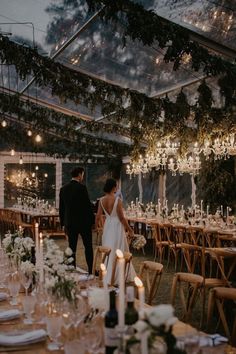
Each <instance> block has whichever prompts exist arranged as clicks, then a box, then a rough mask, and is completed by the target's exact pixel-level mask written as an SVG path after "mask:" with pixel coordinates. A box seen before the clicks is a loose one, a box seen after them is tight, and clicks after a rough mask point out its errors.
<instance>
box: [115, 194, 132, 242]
mask: <svg viewBox="0 0 236 354" xmlns="http://www.w3.org/2000/svg"><path fill="white" fill-rule="evenodd" d="M116 211H117V215H118V218H119V220H120V222H121V223H122V224H123V225H124V228H125V229H126V230H128V233H129V235H130V236H133V234H134V230H133V229H132V228H131V227H130V226H129V223H128V221H127V220H126V218H125V216H124V213H123V205H122V201H121V200H120V199H119V200H118V204H117V209H116Z"/></svg>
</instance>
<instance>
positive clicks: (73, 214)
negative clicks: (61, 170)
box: [59, 180, 94, 231]
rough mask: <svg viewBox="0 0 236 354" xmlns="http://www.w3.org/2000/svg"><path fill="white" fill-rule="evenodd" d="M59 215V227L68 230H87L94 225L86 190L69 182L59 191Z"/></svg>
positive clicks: (77, 183)
mask: <svg viewBox="0 0 236 354" xmlns="http://www.w3.org/2000/svg"><path fill="white" fill-rule="evenodd" d="M59 215H60V222H61V226H65V227H66V229H68V230H76V231H80V230H88V229H90V228H91V226H92V225H93V224H94V214H93V210H92V206H91V203H90V200H89V195H88V191H87V188H86V187H85V186H84V185H83V184H81V183H79V182H77V181H75V180H71V181H70V182H69V183H68V184H66V185H64V186H63V187H62V188H61V190H60V204H59Z"/></svg>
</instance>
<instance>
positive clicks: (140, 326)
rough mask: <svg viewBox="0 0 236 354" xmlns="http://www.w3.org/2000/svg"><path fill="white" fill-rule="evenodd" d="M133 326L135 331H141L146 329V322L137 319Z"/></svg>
mask: <svg viewBox="0 0 236 354" xmlns="http://www.w3.org/2000/svg"><path fill="white" fill-rule="evenodd" d="M133 327H134V328H135V329H136V331H137V332H139V333H143V332H145V331H146V330H147V329H148V324H147V322H145V321H142V320H139V321H137V322H136V323H135V324H134V325H133Z"/></svg>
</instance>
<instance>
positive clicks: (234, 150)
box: [225, 134, 236, 156]
mask: <svg viewBox="0 0 236 354" xmlns="http://www.w3.org/2000/svg"><path fill="white" fill-rule="evenodd" d="M225 145H226V151H227V154H228V155H232V156H235V155H236V139H235V135H234V134H230V136H229V137H227V139H226V144H225Z"/></svg>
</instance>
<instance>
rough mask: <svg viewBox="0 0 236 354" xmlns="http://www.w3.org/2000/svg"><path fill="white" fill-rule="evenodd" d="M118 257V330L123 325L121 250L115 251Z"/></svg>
mask: <svg viewBox="0 0 236 354" xmlns="http://www.w3.org/2000/svg"><path fill="white" fill-rule="evenodd" d="M116 255H117V257H118V271H119V309H118V326H119V327H120V328H122V327H124V325H125V259H124V255H123V252H122V251H121V250H119V249H118V250H116Z"/></svg>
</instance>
